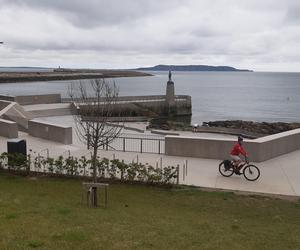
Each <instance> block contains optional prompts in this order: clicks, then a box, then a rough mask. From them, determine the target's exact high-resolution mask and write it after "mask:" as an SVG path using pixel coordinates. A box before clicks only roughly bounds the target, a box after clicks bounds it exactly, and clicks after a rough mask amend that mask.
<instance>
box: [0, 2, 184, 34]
mask: <svg viewBox="0 0 300 250" xmlns="http://www.w3.org/2000/svg"><path fill="white" fill-rule="evenodd" d="M179 2H180V1H179V0H164V1H161V2H160V3H159V4H157V3H156V1H153V0H130V1H126V2H125V1H124V0H89V1H82V0H59V1H53V0H2V5H14V6H15V7H18V8H29V9H32V8H33V9H37V10H42V11H47V12H49V11H51V12H54V13H56V14H58V15H60V16H62V17H63V18H65V19H67V20H69V21H70V22H71V23H72V24H74V25H76V26H79V27H84V28H94V27H97V26H104V25H108V24H113V25H116V24H120V23H124V22H130V21H136V20H137V19H140V18H143V17H146V16H148V15H150V14H151V13H159V12H161V11H168V10H170V9H172V8H175V7H177V6H178V3H179Z"/></svg>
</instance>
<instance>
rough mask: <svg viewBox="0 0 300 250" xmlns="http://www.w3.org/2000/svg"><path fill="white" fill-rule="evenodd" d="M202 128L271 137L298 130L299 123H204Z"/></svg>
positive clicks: (238, 121)
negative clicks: (227, 129) (235, 130)
mask: <svg viewBox="0 0 300 250" xmlns="http://www.w3.org/2000/svg"><path fill="white" fill-rule="evenodd" d="M203 126H209V127H221V128H231V129H241V130H244V131H246V132H252V133H259V134H265V135H272V134H277V133H281V132H285V131H289V130H293V129H297V128H300V123H285V122H273V123H272V122H253V121H241V120H232V121H230V120H227V121H209V122H204V123H203Z"/></svg>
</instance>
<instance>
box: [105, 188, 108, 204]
mask: <svg viewBox="0 0 300 250" xmlns="http://www.w3.org/2000/svg"><path fill="white" fill-rule="evenodd" d="M107 200H108V199H107V186H105V208H107Z"/></svg>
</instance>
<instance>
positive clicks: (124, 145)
mask: <svg viewBox="0 0 300 250" xmlns="http://www.w3.org/2000/svg"><path fill="white" fill-rule="evenodd" d="M125 143H126V140H125V137H124V138H123V152H125V151H126V144H125Z"/></svg>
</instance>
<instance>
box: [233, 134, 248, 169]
mask: <svg viewBox="0 0 300 250" xmlns="http://www.w3.org/2000/svg"><path fill="white" fill-rule="evenodd" d="M242 143H243V137H241V136H239V137H238V141H237V143H236V144H235V145H234V147H233V148H232V150H231V152H230V157H231V159H232V160H233V166H234V171H235V173H236V174H241V173H240V168H241V167H242V166H244V163H243V161H242V159H241V158H240V156H239V155H240V154H242V155H243V156H245V159H246V162H247V161H248V154H247V152H246V151H245V149H244V148H243V146H242Z"/></svg>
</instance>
